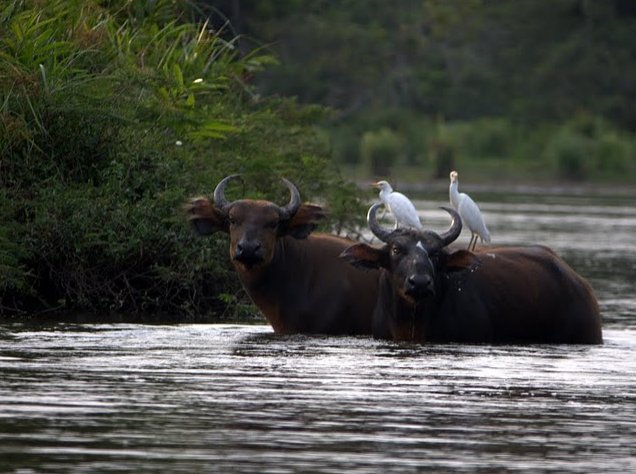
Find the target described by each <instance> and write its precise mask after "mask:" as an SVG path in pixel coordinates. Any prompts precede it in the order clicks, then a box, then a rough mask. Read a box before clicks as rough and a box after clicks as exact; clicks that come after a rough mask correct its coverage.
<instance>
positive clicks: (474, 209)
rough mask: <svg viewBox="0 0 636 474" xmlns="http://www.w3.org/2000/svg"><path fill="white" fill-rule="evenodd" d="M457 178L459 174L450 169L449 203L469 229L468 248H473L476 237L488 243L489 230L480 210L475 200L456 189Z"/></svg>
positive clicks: (457, 184)
mask: <svg viewBox="0 0 636 474" xmlns="http://www.w3.org/2000/svg"><path fill="white" fill-rule="evenodd" d="M458 178H459V174H457V171H451V173H450V188H449V195H450V203H451V206H453V207H454V208H455V210H456V211H457V212H458V213H459V216H460V217H461V218H462V223H463V224H464V225H465V226H466V227H468V229H469V230H470V233H471V237H470V242H469V243H468V250H475V246H476V245H477V237H479V238H480V239H481V241H482V242H486V243H490V232H488V228H487V227H486V223H485V222H484V217H483V216H482V215H481V211H480V210H479V207H478V206H477V204H475V201H473V200H472V199H471V197H470V196H469V195H468V194H465V193H460V192H459V190H458V189H457V188H458V186H459V180H458ZM471 247H472V248H471Z"/></svg>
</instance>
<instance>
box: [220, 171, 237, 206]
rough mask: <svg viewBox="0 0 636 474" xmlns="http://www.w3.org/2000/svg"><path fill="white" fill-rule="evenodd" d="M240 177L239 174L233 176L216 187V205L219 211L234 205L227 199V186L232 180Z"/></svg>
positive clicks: (226, 178)
mask: <svg viewBox="0 0 636 474" xmlns="http://www.w3.org/2000/svg"><path fill="white" fill-rule="evenodd" d="M239 176H240V175H239V174H231V175H229V176H226V177H225V178H223V179H222V180H221V181H220V182H219V184H217V185H216V188H214V205H215V206H216V207H217V209H227V207H228V206H229V205H230V204H232V203H231V202H228V200H227V199H225V186H227V183H228V182H229V181H230V180H232V179H234V178H238V177H239Z"/></svg>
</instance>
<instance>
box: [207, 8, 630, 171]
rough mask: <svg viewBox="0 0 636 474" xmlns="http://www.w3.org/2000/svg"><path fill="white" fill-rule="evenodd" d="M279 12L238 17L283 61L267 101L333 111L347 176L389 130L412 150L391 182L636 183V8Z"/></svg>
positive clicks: (333, 138) (335, 145) (274, 71)
mask: <svg viewBox="0 0 636 474" xmlns="http://www.w3.org/2000/svg"><path fill="white" fill-rule="evenodd" d="M274 3H276V2H271V1H264V2H241V9H240V12H239V16H238V17H233V20H235V21H236V23H237V24H240V25H241V27H242V31H243V32H246V33H248V34H253V35H256V36H258V37H259V38H261V39H262V40H264V41H269V42H271V43H272V48H274V49H275V50H276V52H277V53H278V54H279V55H280V58H281V61H280V64H279V65H278V66H277V67H273V68H270V69H269V70H268V71H267V72H266V74H263V75H262V76H260V77H259V87H261V88H262V90H264V91H266V92H267V93H271V92H275V93H278V94H282V95H293V96H296V97H298V100H299V101H300V102H301V103H308V102H318V103H322V104H325V105H328V106H330V107H333V108H334V109H335V110H336V113H335V114H334V116H333V117H332V119H331V120H330V121H329V122H328V125H327V130H328V131H329V133H330V142H331V145H332V153H333V156H334V159H336V160H337V161H338V162H339V163H342V164H346V165H348V166H350V167H355V166H352V165H358V164H360V163H361V161H362V150H361V148H360V146H359V145H360V143H361V141H362V137H363V136H364V135H365V133H368V132H371V133H372V134H373V133H376V132H377V131H378V130H380V129H382V128H386V129H388V130H390V131H391V132H393V133H394V134H395V136H396V137H397V138H398V139H399V140H400V141H401V142H402V144H403V145H402V154H403V158H402V160H403V162H402V161H401V160H398V161H397V162H396V163H394V164H392V165H390V169H391V170H393V169H395V168H396V166H398V167H402V166H403V165H404V164H406V165H410V166H411V167H412V169H415V168H417V169H418V170H420V169H422V168H427V169H428V174H429V175H430V176H437V177H442V178H444V179H447V173H446V171H445V170H446V169H448V167H449V166H454V165H455V164H460V165H461V166H462V167H464V166H472V167H473V168H475V169H481V168H483V169H495V170H496V171H498V172H504V171H505V170H508V171H510V172H511V173H513V174H514V173H515V172H516V174H517V176H516V178H517V179H535V178H537V177H542V178H550V177H551V178H552V179H561V178H562V177H563V176H565V175H568V176H571V177H575V176H576V177H577V178H576V179H599V180H604V179H617V178H618V179H621V178H622V179H626V178H625V177H624V176H625V172H633V170H634V159H633V158H632V156H633V155H630V154H629V151H630V150H631V149H632V148H631V143H632V142H633V141H634V136H635V133H636V108H635V107H633V106H631V104H633V103H634V102H636V82H635V81H629V80H626V78H629V77H631V76H633V75H634V72H636V55H635V53H634V52H635V51H636V50H635V48H634V41H633V38H634V35H635V33H636V7H635V6H634V2H629V1H624V0H607V1H602V2H599V1H582V0H581V1H579V0H515V1H507V2H492V1H491V2H484V1H480V0H466V1H455V0H453V1H439V0H425V1H411V0H408V1H402V2H386V1H380V0H372V1H367V2H359V1H353V0H347V1H341V2H316V1H309V0H295V1H290V2H284V3H282V4H278V5H273V4H274ZM217 4H218V5H219V8H221V9H223V10H224V11H225V12H226V13H228V15H231V14H233V12H236V11H238V10H235V9H232V8H231V6H232V5H235V4H234V3H233V2H217ZM582 115H587V116H588V117H593V118H594V119H593V120H601V121H603V122H606V125H605V127H606V128H608V130H609V129H611V132H610V131H608V132H607V133H606V135H604V134H603V133H601V134H597V135H595V136H594V138H593V140H594V141H600V142H602V143H603V144H602V145H601V144H599V143H595V144H589V143H585V140H583V141H582V142H581V141H580V137H579V133H578V132H576V131H567V132H565V131H561V132H559V131H558V130H559V129H561V127H562V126H563V125H564V124H568V123H570V122H571V121H576V120H579V119H577V117H580V116H582ZM439 122H442V123H444V124H445V128H446V132H445V133H444V135H443V136H440V134H439V133H438V130H437V124H438V123H439ZM604 133H605V132H604ZM590 147H591V148H590ZM599 148H603V149H604V151H602V152H601V151H600V150H599ZM590 153H591V155H590ZM590 156H591V157H590ZM358 168H360V167H359V166H358ZM515 169H518V171H515ZM529 170H534V171H533V175H532V176H531V175H529V174H528V171H529ZM621 170H623V171H621ZM369 173H372V174H373V173H374V171H373V170H371V169H369Z"/></svg>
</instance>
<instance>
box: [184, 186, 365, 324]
mask: <svg viewBox="0 0 636 474" xmlns="http://www.w3.org/2000/svg"><path fill="white" fill-rule="evenodd" d="M234 177H236V175H233V176H228V177H226V178H224V179H223V180H222V181H221V182H220V183H219V184H218V185H217V187H216V189H215V191H214V204H213V203H211V202H210V201H209V200H208V199H207V198H204V197H199V198H194V199H192V200H191V201H190V203H189V204H188V205H187V206H186V210H187V213H188V219H189V220H190V222H191V224H192V226H193V228H194V229H195V231H196V232H197V233H198V234H199V235H210V234H212V233H214V232H217V231H222V232H226V233H229V235H230V258H231V259H232V263H233V264H234V268H235V269H236V273H237V275H238V277H239V280H240V281H241V283H242V284H243V287H244V288H245V290H246V291H247V293H248V295H249V296H250V298H251V299H252V301H253V302H254V304H255V305H256V306H257V307H258V308H259V309H260V310H261V312H262V313H263V315H264V316H265V318H267V320H268V321H269V323H270V324H271V325H272V327H273V328H274V331H275V332H277V333H306V334H317V333H321V334H342V335H346V334H349V335H352V334H371V317H372V314H373V307H374V304H375V294H376V292H377V285H378V272H377V271H374V272H365V271H361V270H358V269H356V268H353V267H352V266H351V265H349V264H348V263H347V262H345V261H344V260H342V259H340V258H339V257H338V256H339V255H340V253H341V252H342V251H343V250H344V249H346V248H347V247H349V246H350V245H352V244H353V243H355V242H353V241H352V240H349V239H345V238H342V237H338V236H335V235H329V234H322V233H316V234H311V232H312V231H313V230H314V228H315V227H316V225H317V223H318V221H319V220H320V219H322V218H323V217H324V213H323V210H322V209H321V208H320V207H319V206H314V205H311V204H303V203H301V199H300V194H299V193H298V189H296V186H294V185H293V184H292V183H291V182H289V181H288V180H286V179H283V182H284V183H285V184H286V185H287V187H288V188H289V190H290V193H291V199H290V202H289V204H287V205H286V206H282V207H281V206H278V205H276V204H274V203H272V202H269V201H261V200H251V199H241V200H238V201H233V202H228V201H227V200H226V199H225V187H226V185H227V183H228V181H230V180H231V179H232V178H234ZM310 234H311V235H310Z"/></svg>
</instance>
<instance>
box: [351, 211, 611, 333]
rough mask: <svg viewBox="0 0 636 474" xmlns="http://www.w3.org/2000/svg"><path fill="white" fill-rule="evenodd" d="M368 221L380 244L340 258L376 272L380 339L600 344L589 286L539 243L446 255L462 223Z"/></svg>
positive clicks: (356, 247) (455, 219)
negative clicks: (438, 227) (399, 225)
mask: <svg viewBox="0 0 636 474" xmlns="http://www.w3.org/2000/svg"><path fill="white" fill-rule="evenodd" d="M380 206H381V204H379V203H378V204H375V205H373V206H372V207H371V208H370V209H369V213H368V216H367V220H368V224H369V227H370V229H371V231H372V232H373V234H374V235H375V236H376V237H378V238H379V239H380V240H381V241H382V242H384V245H383V246H382V247H381V248H375V247H372V246H369V245H366V244H363V243H358V244H354V245H352V246H351V247H349V248H348V249H346V250H345V251H344V252H343V253H342V255H341V257H342V258H343V259H345V260H347V261H349V262H350V263H352V264H353V265H355V266H356V267H363V268H372V269H378V268H379V269H381V274H380V282H379V289H378V297H377V302H376V307H375V309H374V315H373V334H374V335H375V336H376V337H379V338H389V339H394V340H407V341H417V342H427V341H429V342H467V343H570V344H600V343H602V333H601V316H600V312H599V307H598V303H597V301H596V298H595V296H594V294H593V291H592V289H591V287H590V285H589V284H588V283H587V282H586V281H585V280H584V279H583V278H582V277H581V276H580V275H578V274H577V273H576V272H575V271H574V270H572V269H571V268H570V267H569V266H568V265H567V264H566V263H565V262H564V261H563V260H562V259H560V258H559V257H558V256H557V255H556V254H555V253H554V252H553V251H552V250H550V249H549V248H547V247H543V246H529V247H485V248H483V249H480V250H479V251H478V252H477V253H473V252H470V251H467V250H457V251H451V250H450V249H449V248H448V245H449V244H451V243H452V242H453V241H454V240H455V239H457V237H458V236H459V234H460V232H461V228H462V224H461V218H460V217H459V215H458V214H457V212H455V211H454V210H453V209H450V208H443V209H445V210H446V211H447V212H448V213H449V214H450V215H451V217H452V224H451V225H450V228H449V229H448V230H447V231H445V232H443V233H442V234H437V233H435V232H432V231H429V230H417V229H396V230H393V231H389V230H388V229H385V228H383V227H382V226H380V225H379V224H378V222H377V220H376V212H377V210H378V208H379V207H380Z"/></svg>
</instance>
